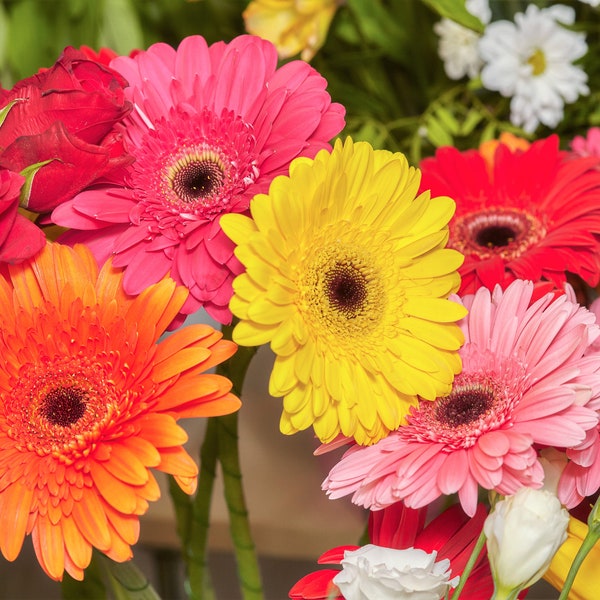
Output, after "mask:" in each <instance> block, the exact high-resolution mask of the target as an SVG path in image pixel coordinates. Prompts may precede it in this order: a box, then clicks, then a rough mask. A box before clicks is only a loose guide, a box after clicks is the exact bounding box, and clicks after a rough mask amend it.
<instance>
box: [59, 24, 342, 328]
mask: <svg viewBox="0 0 600 600" xmlns="http://www.w3.org/2000/svg"><path fill="white" fill-rule="evenodd" d="M111 67H112V68H114V69H115V70H116V71H118V72H119V73H120V74H122V75H123V76H124V77H125V78H126V79H127V80H128V81H129V84H130V87H128V88H126V90H125V94H126V96H127V98H128V99H129V100H130V101H131V102H132V103H133V104H134V111H133V112H132V113H131V114H130V115H129V116H128V117H127V118H126V119H124V121H123V123H122V127H121V129H122V131H123V134H124V137H125V142H126V150H127V151H128V152H129V153H130V154H131V155H132V156H133V157H134V158H135V162H134V163H133V164H132V165H130V166H129V167H128V168H127V169H126V172H125V175H124V178H123V179H122V180H119V181H112V182H110V184H108V185H102V186H95V187H94V188H92V189H89V190H87V191H84V192H83V193H81V194H79V195H78V196H76V197H75V198H74V199H73V200H72V201H70V202H66V203H64V204H62V205H61V206H60V207H58V208H57V209H56V210H55V211H54V213H53V215H52V218H53V220H54V221H55V222H56V223H57V224H59V225H63V226H65V227H69V228H72V229H73V230H79V231H78V232H77V231H75V232H71V233H68V234H67V235H66V237H65V238H63V241H66V242H67V241H68V242H69V243H72V242H74V241H82V242H85V243H87V244H88V245H89V246H90V247H91V249H92V251H93V252H94V255H95V256H96V258H97V259H98V260H99V261H100V262H102V261H104V260H106V258H107V257H108V256H109V255H111V254H112V255H114V264H115V266H119V267H124V268H125V269H126V271H125V279H124V284H125V290H126V291H127V292H128V293H130V294H138V293H140V292H141V291H142V290H143V289H145V288H146V287H147V286H148V285H150V284H152V283H155V282H156V281H158V280H159V279H160V278H161V277H163V276H164V275H165V274H166V273H168V272H170V274H171V276H172V277H173V278H174V279H175V281H177V282H178V283H180V284H183V285H184V286H185V287H186V288H188V289H189V290H190V296H189V298H188V301H187V303H186V305H185V306H184V308H183V313H184V314H189V313H191V312H194V311H196V310H197V309H198V308H199V307H201V306H204V308H205V309H206V310H207V312H208V313H209V314H210V315H211V316H212V317H213V318H215V319H216V320H217V321H219V322H221V323H228V322H230V321H231V312H230V311H229V308H228V304H229V300H230V298H231V296H232V288H231V282H232V280H233V278H234V276H235V275H237V274H239V273H240V272H241V271H242V266H241V264H240V263H239V261H238V260H237V259H236V258H235V257H234V256H233V249H234V244H233V242H232V241H231V240H230V239H229V238H228V237H227V236H225V234H224V233H223V231H222V230H221V227H220V225H219V219H220V217H221V215H222V214H224V213H229V212H244V211H246V210H247V209H248V205H249V202H250V199H251V198H252V197H253V196H254V195H255V194H257V193H260V192H265V191H266V190H267V189H268V186H269V184H270V182H271V180H272V179H273V178H274V177H275V176H276V175H280V174H284V173H286V172H287V169H288V165H289V163H290V162H291V161H292V159H294V158H295V157H297V156H307V157H309V158H313V157H314V156H315V155H316V154H317V152H318V151H319V150H321V149H322V148H327V149H330V148H331V146H330V145H329V140H330V139H331V138H333V137H334V136H335V135H337V134H338V133H339V132H340V131H341V129H342V128H343V126H344V109H343V108H342V106H341V105H339V104H335V103H332V102H331V98H330V96H329V94H328V93H327V92H326V90H325V88H326V85H327V82H326V81H325V79H324V78H323V77H321V76H320V75H319V74H318V73H317V72H316V71H315V70H314V69H313V68H312V67H311V66H309V65H308V64H306V63H305V62H303V61H292V62H289V63H287V64H285V65H284V66H283V67H281V68H279V69H277V51H276V50H275V47H274V46H273V45H272V44H271V43H270V42H267V41H266V40H262V39H260V38H258V37H254V36H240V37H237V38H235V39H234V40H233V41H232V42H230V43H229V44H225V43H224V42H218V43H216V44H213V45H212V46H210V47H209V46H207V44H206V41H205V40H204V38H202V37H200V36H192V37H188V38H186V39H184V40H183V41H182V42H181V44H180V45H179V47H178V48H177V49H176V50H175V49H174V48H171V47H170V46H168V45H166V44H163V43H159V44H154V45H153V46H151V47H150V48H149V49H148V50H147V51H142V52H138V53H137V54H135V55H134V56H131V57H125V56H121V57H118V58H116V59H115V60H113V61H112V62H111Z"/></svg>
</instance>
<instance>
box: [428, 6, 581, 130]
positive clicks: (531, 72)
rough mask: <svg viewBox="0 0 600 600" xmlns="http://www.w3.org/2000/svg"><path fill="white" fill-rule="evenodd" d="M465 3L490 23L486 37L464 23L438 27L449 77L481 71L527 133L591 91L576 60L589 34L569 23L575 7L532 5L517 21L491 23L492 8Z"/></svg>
mask: <svg viewBox="0 0 600 600" xmlns="http://www.w3.org/2000/svg"><path fill="white" fill-rule="evenodd" d="M590 3H591V2H590ZM466 6H467V9H469V11H470V12H471V13H472V14H474V15H475V16H478V17H479V18H480V20H481V21H482V23H484V24H485V25H486V27H485V31H484V33H483V35H482V36H481V37H479V36H478V35H477V34H476V33H475V32H471V31H469V30H466V29H464V28H461V29H464V31H462V32H461V33H460V34H459V33H457V32H456V31H454V29H456V27H459V28H460V27H461V26H459V25H457V24H456V23H453V24H452V26H451V25H449V24H444V21H442V22H440V23H438V24H436V26H435V31H436V32H437V33H438V35H440V43H439V53H440V56H441V58H442V59H443V61H444V66H445V69H446V73H447V74H448V76H449V77H450V78H452V79H460V78H461V77H463V76H465V75H467V76H468V77H469V78H471V79H473V78H474V77H476V76H477V75H478V74H480V76H481V82H482V85H483V87H485V88H486V89H488V90H492V91H497V92H499V93H500V94H501V95H503V96H505V97H508V98H511V104H510V108H511V115H510V120H511V122H512V123H513V124H514V125H517V126H519V127H522V128H523V129H524V130H525V131H526V132H529V133H531V132H533V131H535V129H536V128H537V127H538V125H539V124H540V123H542V124H544V125H546V126H548V127H556V125H558V123H559V122H560V120H561V119H562V117H563V114H564V105H565V103H567V104H569V103H572V102H575V101H576V100H577V98H578V97H579V96H581V95H586V94H588V93H589V88H588V86H587V79H588V78H587V74H586V73H585V72H584V71H583V69H582V68H581V67H579V66H577V65H575V64H573V63H574V62H575V61H577V60H578V59H580V58H581V57H582V56H584V55H585V54H586V52H587V50H588V46H587V43H586V41H585V34H583V33H579V32H575V31H570V30H569V29H567V28H565V27H564V26H565V25H567V26H568V25H573V23H574V22H575V11H574V9H573V8H572V7H569V6H565V5H562V4H556V5H553V6H550V7H548V8H538V7H537V6H535V5H533V4H530V5H528V6H527V8H526V9H525V12H523V13H517V14H516V15H515V17H514V22H511V21H507V20H500V21H494V22H492V23H489V20H488V21H487V22H486V21H485V20H484V17H485V16H486V14H489V13H485V12H482V9H481V6H480V5H476V6H475V8H474V7H473V5H470V4H469V3H467V4H466ZM449 23H452V22H451V21H450V22H449ZM453 31H454V32H453ZM457 31H458V30H457ZM450 36H453V37H452V38H450ZM451 39H452V40H453V41H451ZM467 47H468V50H467Z"/></svg>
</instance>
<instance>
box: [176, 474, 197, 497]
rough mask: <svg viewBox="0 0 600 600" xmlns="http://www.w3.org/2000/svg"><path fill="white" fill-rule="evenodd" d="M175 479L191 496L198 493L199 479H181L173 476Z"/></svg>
mask: <svg viewBox="0 0 600 600" xmlns="http://www.w3.org/2000/svg"><path fill="white" fill-rule="evenodd" d="M173 478H174V479H175V481H176V482H177V485H178V486H179V487H180V488H181V489H182V490H183V491H184V492H185V493H186V494H189V495H190V496H191V495H192V494H193V493H195V492H196V488H197V487H198V478H197V477H180V476H179V475H173Z"/></svg>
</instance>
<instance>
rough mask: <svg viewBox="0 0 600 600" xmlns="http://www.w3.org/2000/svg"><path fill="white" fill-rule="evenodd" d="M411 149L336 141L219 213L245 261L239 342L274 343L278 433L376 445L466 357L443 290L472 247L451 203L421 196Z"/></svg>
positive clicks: (451, 288)
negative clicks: (457, 226) (241, 209)
mask: <svg viewBox="0 0 600 600" xmlns="http://www.w3.org/2000/svg"><path fill="white" fill-rule="evenodd" d="M419 182H420V172H419V171H418V170H417V169H414V168H412V167H409V166H408V163H407V160H406V158H405V157H404V156H403V155H402V154H400V153H396V154H392V153H391V152H388V151H386V150H373V148H372V147H371V146H370V145H369V144H367V143H365V142H357V143H354V142H353V141H352V140H351V139H347V140H346V142H345V143H343V144H342V142H340V141H339V140H338V141H337V143H336V144H335V147H334V149H333V151H332V152H331V153H328V152H327V151H321V152H319V154H318V155H317V156H316V158H315V159H314V160H311V159H305V158H301V159H296V160H294V161H293V162H292V165H291V167H290V176H289V177H284V176H281V177H277V178H276V179H275V180H274V181H273V183H272V184H271V187H270V190H269V194H259V195H257V196H255V197H254V199H253V200H252V202H251V205H250V210H251V213H252V219H251V218H249V217H246V216H243V215H238V214H236V215H233V214H232V215H224V216H223V217H222V219H221V225H222V227H223V230H224V231H225V233H226V234H227V235H228V236H229V237H230V238H231V239H232V240H233V241H234V242H235V243H236V244H237V245H238V246H237V249H236V252H235V254H236V256H237V257H238V258H239V260H240V261H241V262H242V264H243V265H244V266H245V267H246V272H245V273H243V274H242V275H240V276H238V277H237V278H236V279H235V280H234V286H233V287H234V296H233V298H232V300H231V304H230V308H231V310H232V312H233V313H234V314H235V315H236V316H237V317H239V318H240V322H239V323H238V325H237V326H236V328H235V330H234V340H236V341H237V342H238V343H240V344H244V345H247V346H253V345H261V344H264V343H267V342H270V343H271V348H272V349H273V351H274V352H275V354H276V355H277V357H276V360H275V365H274V368H273V372H272V373H271V378H270V383H269V391H270V393H271V394H272V395H273V396H283V398H284V399H283V414H282V417H281V431H282V432H283V433H286V434H291V433H296V432H298V431H300V430H303V429H306V428H308V427H310V426H311V425H313V426H314V430H315V433H316V435H317V436H318V437H319V439H320V440H321V441H323V442H329V441H332V440H333V439H334V438H335V437H336V436H337V435H338V434H340V433H341V434H342V435H344V436H349V437H353V438H354V439H355V440H356V441H357V442H358V443H359V444H371V443H374V442H376V441H377V440H379V439H380V438H382V437H384V436H385V435H387V433H389V432H390V431H392V430H394V429H396V428H397V427H398V426H399V425H400V424H401V423H402V422H403V418H404V416H405V415H406V414H407V412H408V408H409V407H410V406H411V405H413V404H416V403H417V396H421V397H423V398H426V399H428V400H434V399H435V398H436V397H437V396H443V395H445V394H448V393H449V392H450V390H451V385H452V381H453V378H454V375H455V374H456V373H458V372H459V370H460V367H461V364H460V359H459V357H458V354H457V350H458V348H459V347H460V345H461V343H462V342H463V337H462V333H461V331H460V329H459V327H458V326H457V325H456V323H455V322H456V321H458V320H459V319H461V318H462V317H463V316H464V315H465V312H466V311H465V309H464V308H463V307H462V306H460V305H459V304H457V303H454V302H452V301H450V300H448V299H447V298H448V295H449V294H450V293H452V292H455V291H456V290H457V289H458V287H459V284H460V279H459V275H458V273H457V271H456V270H457V268H458V267H459V266H460V265H461V263H462V260H463V257H462V255H461V254H460V253H458V252H456V251H455V250H451V249H446V248H444V246H445V244H446V242H447V240H448V228H447V224H448V221H449V220H450V218H451V217H452V215H453V213H454V206H455V205H454V201H453V200H451V199H450V198H447V197H439V198H436V199H435V201H431V198H430V195H429V192H425V193H422V194H420V195H419V196H417V197H415V195H416V194H417V190H418V187H419Z"/></svg>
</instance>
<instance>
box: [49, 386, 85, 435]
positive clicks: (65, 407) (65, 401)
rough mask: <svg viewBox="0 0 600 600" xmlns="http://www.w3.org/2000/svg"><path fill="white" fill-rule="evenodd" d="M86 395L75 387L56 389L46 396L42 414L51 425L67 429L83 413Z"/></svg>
mask: <svg viewBox="0 0 600 600" xmlns="http://www.w3.org/2000/svg"><path fill="white" fill-rule="evenodd" d="M85 399H86V393H85V392H84V391H83V390H81V389H79V388H76V387H57V388H55V389H53V390H51V391H50V392H48V393H47V394H46V397H45V398H44V403H43V406H42V414H43V415H44V417H46V419H48V421H50V423H52V424H53V425H60V426H61V427H69V426H70V425H73V424H74V423H77V421H79V419H81V417H83V415H84V413H85V407H86V403H85Z"/></svg>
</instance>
